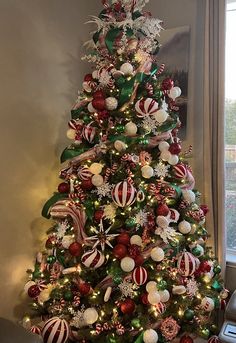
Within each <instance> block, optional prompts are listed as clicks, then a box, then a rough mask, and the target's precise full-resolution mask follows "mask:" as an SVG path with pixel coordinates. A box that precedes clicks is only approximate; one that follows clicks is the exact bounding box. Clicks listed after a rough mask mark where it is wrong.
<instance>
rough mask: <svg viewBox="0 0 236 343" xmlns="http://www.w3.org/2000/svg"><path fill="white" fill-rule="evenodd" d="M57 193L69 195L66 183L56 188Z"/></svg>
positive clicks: (68, 187)
mask: <svg viewBox="0 0 236 343" xmlns="http://www.w3.org/2000/svg"><path fill="white" fill-rule="evenodd" d="M57 189H58V192H59V193H69V191H70V185H69V183H67V182H62V183H60V184H59V185H58V187H57Z"/></svg>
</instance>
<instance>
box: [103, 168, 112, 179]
mask: <svg viewBox="0 0 236 343" xmlns="http://www.w3.org/2000/svg"><path fill="white" fill-rule="evenodd" d="M110 176H111V168H106V171H105V176H104V182H107V180H108V179H109V177H110Z"/></svg>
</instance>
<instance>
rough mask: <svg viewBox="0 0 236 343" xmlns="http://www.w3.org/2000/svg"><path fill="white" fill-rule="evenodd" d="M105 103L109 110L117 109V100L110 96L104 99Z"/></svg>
mask: <svg viewBox="0 0 236 343" xmlns="http://www.w3.org/2000/svg"><path fill="white" fill-rule="evenodd" d="M105 104H106V109H107V110H109V111H113V110H115V109H117V107H118V100H117V99H116V98H114V97H112V96H110V97H109V98H106V99H105Z"/></svg>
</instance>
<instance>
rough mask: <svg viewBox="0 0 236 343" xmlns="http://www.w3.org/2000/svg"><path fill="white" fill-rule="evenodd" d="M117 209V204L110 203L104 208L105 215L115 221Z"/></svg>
mask: <svg viewBox="0 0 236 343" xmlns="http://www.w3.org/2000/svg"><path fill="white" fill-rule="evenodd" d="M116 209H117V206H116V205H115V204H109V205H105V206H104V208H103V210H104V217H105V218H106V219H108V220H109V221H110V222H112V221H113V219H115V216H116Z"/></svg>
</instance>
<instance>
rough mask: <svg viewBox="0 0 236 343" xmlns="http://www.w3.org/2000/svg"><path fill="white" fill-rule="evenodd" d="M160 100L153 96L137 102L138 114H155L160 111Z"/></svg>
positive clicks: (142, 115)
mask: <svg viewBox="0 0 236 343" xmlns="http://www.w3.org/2000/svg"><path fill="white" fill-rule="evenodd" d="M158 107H159V105H158V102H156V101H155V100H154V99H152V98H147V99H140V100H139V101H137V102H136V104H135V110H136V112H137V116H138V117H140V118H143V117H147V116H150V115H155V114H156V113H157V111H158Z"/></svg>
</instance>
